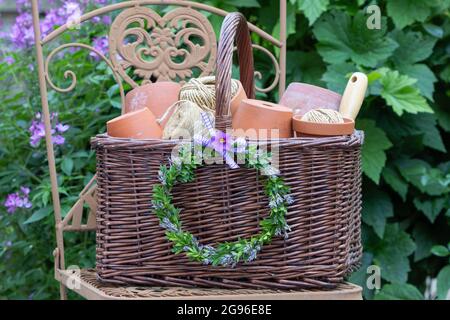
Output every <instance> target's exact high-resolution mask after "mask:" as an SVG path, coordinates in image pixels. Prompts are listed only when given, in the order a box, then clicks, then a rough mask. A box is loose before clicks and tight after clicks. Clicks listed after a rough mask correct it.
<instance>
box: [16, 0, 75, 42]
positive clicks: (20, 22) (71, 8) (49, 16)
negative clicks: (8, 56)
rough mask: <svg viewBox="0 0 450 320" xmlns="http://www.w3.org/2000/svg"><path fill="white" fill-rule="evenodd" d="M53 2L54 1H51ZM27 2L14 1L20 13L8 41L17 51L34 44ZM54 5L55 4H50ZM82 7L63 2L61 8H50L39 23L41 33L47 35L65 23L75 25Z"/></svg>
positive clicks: (72, 2) (31, 19)
mask: <svg viewBox="0 0 450 320" xmlns="http://www.w3.org/2000/svg"><path fill="white" fill-rule="evenodd" d="M52 2H54V1H52ZM29 3H30V1H28V0H20V1H16V5H17V11H18V12H19V13H20V14H19V15H18V16H17V17H16V22H15V24H14V25H13V26H12V29H11V33H10V35H9V36H10V39H11V41H12V42H13V44H14V45H15V46H16V47H17V48H19V49H25V48H30V47H32V46H33V44H34V31H33V18H32V16H31V14H30V13H29V10H28V9H29ZM52 4H53V5H55V3H52ZM82 10H83V7H82V6H80V4H79V3H77V2H75V1H65V2H64V5H63V6H62V7H61V8H52V9H50V10H49V11H48V12H47V13H46V14H45V17H44V18H43V19H42V21H41V25H40V27H41V33H42V35H43V36H46V35H48V34H49V33H50V32H51V31H53V30H54V28H55V27H57V26H61V25H64V24H66V23H71V24H76V23H77V21H78V19H79V18H80V16H81V13H82Z"/></svg>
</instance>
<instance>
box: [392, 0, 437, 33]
mask: <svg viewBox="0 0 450 320" xmlns="http://www.w3.org/2000/svg"><path fill="white" fill-rule="evenodd" d="M386 8H387V13H388V15H389V16H390V17H391V18H392V20H394V24H395V26H396V27H397V28H399V29H403V28H404V27H406V26H408V25H410V24H412V23H414V22H415V21H419V22H424V21H425V20H426V19H427V18H428V16H429V15H430V14H431V9H430V5H429V4H428V3H427V1H423V0H391V1H388V2H387V6H386Z"/></svg>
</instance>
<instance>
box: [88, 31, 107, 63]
mask: <svg viewBox="0 0 450 320" xmlns="http://www.w3.org/2000/svg"><path fill="white" fill-rule="evenodd" d="M92 45H93V47H94V48H95V49H97V51H99V52H100V53H101V54H103V55H106V54H107V53H108V48H109V43H108V37H107V36H101V37H96V38H94V40H93V41H92ZM89 55H90V56H91V57H92V58H94V59H95V60H100V57H99V56H98V55H97V54H96V53H95V52H90V53H89Z"/></svg>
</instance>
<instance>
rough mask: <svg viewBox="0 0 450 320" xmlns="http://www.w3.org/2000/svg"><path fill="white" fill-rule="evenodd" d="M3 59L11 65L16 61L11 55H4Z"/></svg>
mask: <svg viewBox="0 0 450 320" xmlns="http://www.w3.org/2000/svg"><path fill="white" fill-rule="evenodd" d="M3 61H4V62H6V63H7V64H9V65H12V64H13V63H14V62H16V60H14V58H13V57H11V56H6V57H5V58H4V59H3Z"/></svg>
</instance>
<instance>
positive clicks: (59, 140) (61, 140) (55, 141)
mask: <svg viewBox="0 0 450 320" xmlns="http://www.w3.org/2000/svg"><path fill="white" fill-rule="evenodd" d="M52 142H53V144H55V145H61V144H64V142H66V139H65V138H64V137H63V136H61V135H57V136H52Z"/></svg>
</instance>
